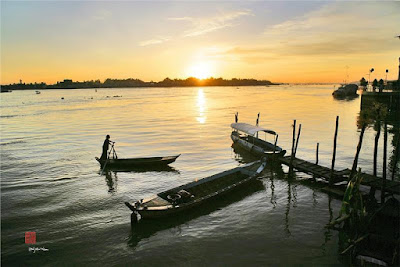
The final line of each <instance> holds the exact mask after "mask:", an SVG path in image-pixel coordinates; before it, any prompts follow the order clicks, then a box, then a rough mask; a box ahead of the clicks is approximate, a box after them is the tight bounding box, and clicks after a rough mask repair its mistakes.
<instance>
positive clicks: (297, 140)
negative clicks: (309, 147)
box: [294, 123, 301, 157]
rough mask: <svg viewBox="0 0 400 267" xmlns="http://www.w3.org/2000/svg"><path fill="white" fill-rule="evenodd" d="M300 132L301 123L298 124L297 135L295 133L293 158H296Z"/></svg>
mask: <svg viewBox="0 0 400 267" xmlns="http://www.w3.org/2000/svg"><path fill="white" fill-rule="evenodd" d="M300 132H301V123H300V124H299V131H298V133H297V138H296V147H295V148H294V156H295V157H296V152H297V146H298V145H299V139H300Z"/></svg>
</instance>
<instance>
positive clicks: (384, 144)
mask: <svg viewBox="0 0 400 267" xmlns="http://www.w3.org/2000/svg"><path fill="white" fill-rule="evenodd" d="M383 127H384V132H383V169H382V191H381V203H384V202H385V187H386V160H387V138H388V137H387V123H386V121H385V122H384V126H383Z"/></svg>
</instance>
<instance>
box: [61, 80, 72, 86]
mask: <svg viewBox="0 0 400 267" xmlns="http://www.w3.org/2000/svg"><path fill="white" fill-rule="evenodd" d="M60 84H64V85H69V84H72V80H68V79H64V81H62V82H60Z"/></svg>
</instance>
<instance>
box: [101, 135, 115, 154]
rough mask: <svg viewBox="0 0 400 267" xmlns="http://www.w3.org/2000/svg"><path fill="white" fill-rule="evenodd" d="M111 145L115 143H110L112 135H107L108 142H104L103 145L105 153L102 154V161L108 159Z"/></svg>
mask: <svg viewBox="0 0 400 267" xmlns="http://www.w3.org/2000/svg"><path fill="white" fill-rule="evenodd" d="M110 143H113V142H112V141H110V135H108V134H107V136H106V140H104V143H103V153H102V154H101V157H100V159H103V160H105V159H107V151H108V146H109V145H110Z"/></svg>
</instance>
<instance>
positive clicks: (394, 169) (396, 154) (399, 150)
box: [392, 135, 400, 181]
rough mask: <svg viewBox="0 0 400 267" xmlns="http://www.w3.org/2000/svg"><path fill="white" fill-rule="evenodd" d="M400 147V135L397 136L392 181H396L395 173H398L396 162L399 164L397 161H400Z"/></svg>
mask: <svg viewBox="0 0 400 267" xmlns="http://www.w3.org/2000/svg"><path fill="white" fill-rule="evenodd" d="M399 145H400V135H398V136H397V143H396V147H395V148H396V149H395V151H394V153H395V154H394V164H393V170H392V181H393V180H394V176H395V173H396V165H397V164H396V162H397V160H398V159H399V154H400V147H399Z"/></svg>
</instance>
